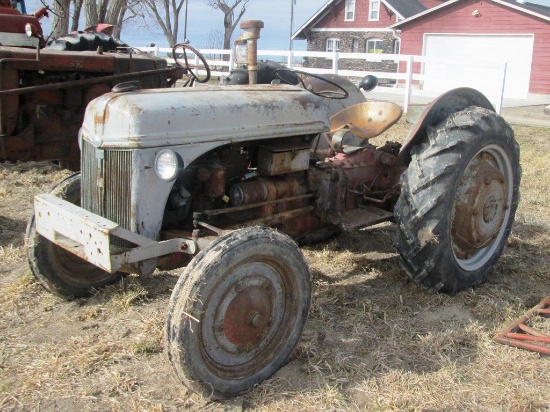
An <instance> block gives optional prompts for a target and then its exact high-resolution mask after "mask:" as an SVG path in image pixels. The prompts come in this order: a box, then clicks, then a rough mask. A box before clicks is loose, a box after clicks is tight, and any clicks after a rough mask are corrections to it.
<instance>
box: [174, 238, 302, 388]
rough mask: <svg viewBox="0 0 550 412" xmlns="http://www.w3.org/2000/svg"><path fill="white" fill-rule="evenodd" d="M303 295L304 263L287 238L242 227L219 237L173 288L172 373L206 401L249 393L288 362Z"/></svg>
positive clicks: (295, 340)
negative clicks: (204, 397)
mask: <svg viewBox="0 0 550 412" xmlns="http://www.w3.org/2000/svg"><path fill="white" fill-rule="evenodd" d="M310 296H311V283H310V276H309V270H308V267H307V264H306V262H305V260H304V257H303V255H302V253H301V252H300V249H299V248H298V247H297V246H296V244H295V243H294V242H293V241H292V239H290V238H289V237H288V236H286V235H283V234H281V233H278V232H276V231H274V230H271V229H263V228H246V229H241V230H238V231H235V232H232V233H230V234H228V235H225V236H223V237H220V238H218V239H217V240H215V241H214V242H213V243H211V244H210V245H209V246H208V247H207V248H205V249H204V250H203V251H201V253H199V254H198V255H197V256H196V257H195V258H194V259H193V260H192V261H191V263H190V264H189V266H187V268H186V269H185V271H184V272H183V274H182V275H181V277H180V279H179V281H178V283H177V284H176V287H175V288H174V291H173V292H172V297H171V299H170V304H169V308H168V314H167V320H166V349H167V354H168V358H169V359H170V361H171V363H172V365H173V367H174V370H175V372H176V375H177V376H178V378H180V379H181V381H182V382H183V383H184V385H185V386H187V387H188V388H189V389H191V390H192V391H194V392H197V393H200V394H202V395H204V396H206V397H210V398H213V399H223V398H228V397H232V396H237V395H239V394H242V393H244V392H247V391H249V390H251V389H252V388H253V386H254V385H255V384H258V383H260V382H262V381H263V380H264V379H267V378H269V377H270V376H271V375H273V374H274V373H275V372H276V371H277V370H278V369H279V368H280V367H281V366H283V365H284V364H285V363H286V362H287V361H288V359H289V357H290V355H291V354H292V351H293V350H294V348H295V347H296V345H297V343H298V341H299V339H300V336H301V334H302V330H303V327H304V323H305V321H306V318H307V314H308V311H309V305H310Z"/></svg>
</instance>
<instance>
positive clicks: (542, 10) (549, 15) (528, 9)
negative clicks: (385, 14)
mask: <svg viewBox="0 0 550 412" xmlns="http://www.w3.org/2000/svg"><path fill="white" fill-rule="evenodd" d="M460 1H462V0H449V1H447V2H446V3H443V4H441V5H439V6H436V7H432V8H431V9H427V10H425V11H423V12H421V13H418V14H415V15H413V16H410V17H408V18H406V19H405V20H402V21H399V22H397V23H394V24H392V25H391V26H389V28H390V29H397V28H401V27H402V26H404V25H406V24H407V23H409V22H411V21H413V20H416V19H418V18H420V17H423V16H426V15H428V14H431V13H434V12H436V11H437V10H441V9H444V8H446V7H449V6H450V5H452V4H456V3H459V2H460ZM488 1H492V2H493V3H497V4H501V5H503V6H506V7H509V8H511V9H514V10H517V11H520V12H523V13H526V14H529V15H531V16H534V17H538V18H541V19H543V20H546V21H550V7H547V6H541V5H538V4H533V3H528V2H525V3H520V2H518V1H517V0H488Z"/></svg>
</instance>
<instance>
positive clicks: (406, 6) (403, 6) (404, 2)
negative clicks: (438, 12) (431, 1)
mask: <svg viewBox="0 0 550 412" xmlns="http://www.w3.org/2000/svg"><path fill="white" fill-rule="evenodd" d="M382 3H384V4H385V5H386V6H387V7H388V8H389V9H390V10H392V11H393V12H395V13H396V14H397V15H398V16H399V17H401V18H403V19H406V18H409V17H411V16H414V15H415V14H418V13H422V12H423V11H425V10H426V6H424V5H423V4H422V3H420V1H419V0H382Z"/></svg>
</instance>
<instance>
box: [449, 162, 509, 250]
mask: <svg viewBox="0 0 550 412" xmlns="http://www.w3.org/2000/svg"><path fill="white" fill-rule="evenodd" d="M507 205H508V194H507V183H506V180H505V177H504V174H503V172H502V171H501V170H499V168H498V165H497V163H496V161H495V159H494V158H493V156H492V155H491V154H489V153H486V152H481V153H478V154H477V155H476V156H475V157H474V158H473V159H472V161H471V162H470V163H469V164H468V166H467V168H466V170H465V171H464V173H463V174H462V177H461V178H460V182H459V185H458V188H457V192H456V195H455V202H454V205H453V210H452V226H451V236H452V240H453V251H454V253H455V255H456V256H457V257H458V258H459V259H468V258H470V257H471V256H472V255H473V254H474V253H476V252H477V251H478V250H480V249H483V248H485V247H487V246H488V245H489V244H491V242H493V240H494V239H495V238H496V237H497V234H498V233H499V231H500V229H501V227H502V224H503V222H504V218H505V216H506V210H507V209H508V206H507Z"/></svg>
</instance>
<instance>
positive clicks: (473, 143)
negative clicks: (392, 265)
mask: <svg viewBox="0 0 550 412" xmlns="http://www.w3.org/2000/svg"><path fill="white" fill-rule="evenodd" d="M411 155H412V160H411V163H410V165H409V168H408V169H407V170H406V171H405V172H404V173H403V175H402V177H401V196H400V197H399V200H398V202H397V204H396V206H395V218H396V221H397V233H396V247H397V250H398V252H399V254H400V255H401V258H402V263H403V267H404V268H405V270H406V271H407V273H408V274H409V276H410V277H411V278H412V279H413V280H414V281H415V282H417V283H421V284H423V285H425V286H427V287H428V288H430V289H432V290H435V291H442V292H449V293H457V292H459V291H461V290H464V289H468V288H470V287H472V286H474V285H476V284H478V283H481V282H482V281H483V280H484V279H485V277H486V275H487V273H488V272H489V271H490V269H491V268H492V266H493V265H494V263H495V262H496V260H497V259H498V258H499V256H500V255H501V253H502V250H503V248H504V245H505V243H506V239H507V238H508V235H509V234H510V231H511V229H512V224H513V222H514V215H515V212H516V209H517V206H518V201H519V183H520V179H521V167H520V165H519V146H518V144H517V142H516V141H515V139H514V133H513V131H512V129H511V128H510V126H509V125H508V124H507V123H506V122H505V121H504V119H503V118H502V117H500V116H499V115H497V114H496V113H494V112H492V111H490V110H487V109H483V108H480V107H470V108H468V109H466V110H463V111H461V112H458V113H455V114H453V115H451V116H449V117H448V118H446V119H445V120H443V121H442V122H441V123H440V124H438V125H436V126H435V127H433V128H431V129H429V130H428V135H427V136H426V138H425V140H424V141H423V142H421V143H420V144H418V145H416V146H415V147H414V148H413V149H412V151H411Z"/></svg>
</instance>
